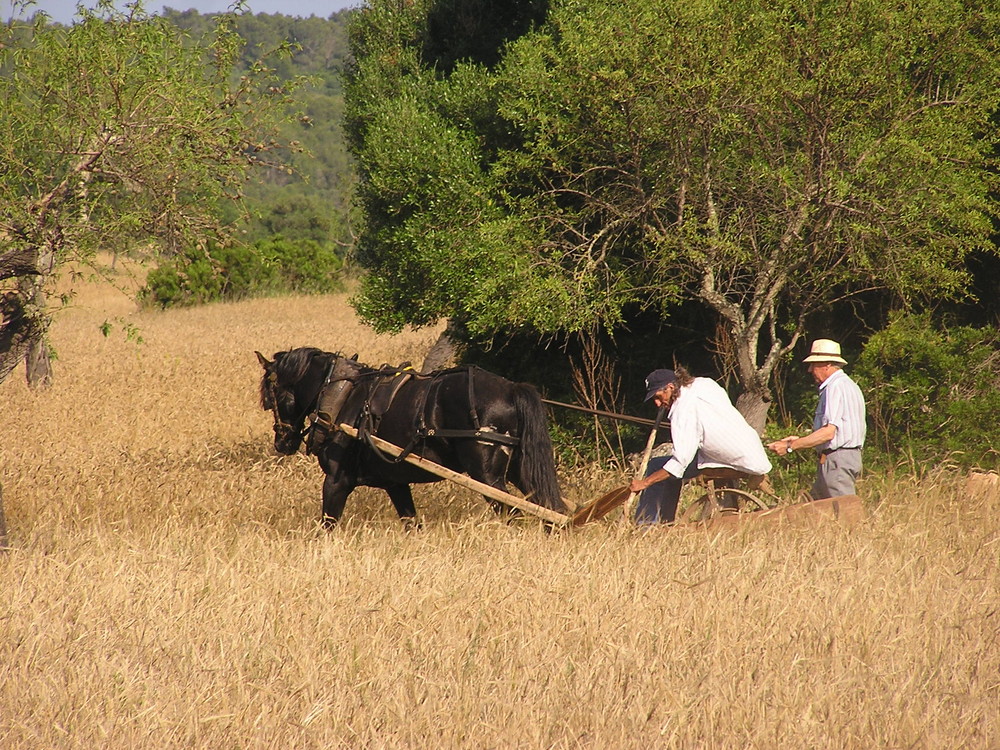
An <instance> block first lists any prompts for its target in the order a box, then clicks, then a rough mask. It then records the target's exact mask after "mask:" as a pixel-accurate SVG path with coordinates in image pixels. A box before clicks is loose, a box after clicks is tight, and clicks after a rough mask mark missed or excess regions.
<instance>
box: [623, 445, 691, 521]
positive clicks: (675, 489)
mask: <svg viewBox="0 0 1000 750" xmlns="http://www.w3.org/2000/svg"><path fill="white" fill-rule="evenodd" d="M669 460H670V456H660V457H659V458H651V459H649V465H648V466H647V467H646V476H647V477H648V476H649V475H650V474H652V473H653V472H654V471H657V470H659V469H662V468H663V465H664V464H665V463H666V462H667V461H669ZM696 476H698V462H697V460H695V461H692V462H691V464H690V465H689V466H688V467H687V468H686V469H685V470H684V476H683V477H682V478H681V479H678V478H677V477H674V476H671V477H669V478H668V479H664V480H663V481H662V482H657V483H656V484H651V485H649V487H647V488H646V489H645V490H643V491H642V493H641V494H640V495H639V504H638V505H636V507H635V522H636V523H637V524H651V523H673V522H674V517H675V516H676V515H677V503H678V501H679V500H680V499H681V487H682V486H683V485H684V480H685V479H691V478H693V477H696Z"/></svg>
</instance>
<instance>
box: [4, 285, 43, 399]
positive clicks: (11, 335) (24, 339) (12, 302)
mask: <svg viewBox="0 0 1000 750" xmlns="http://www.w3.org/2000/svg"><path fill="white" fill-rule="evenodd" d="M0 315H2V321H0V383H2V382H3V381H4V380H6V379H7V376H8V375H10V373H11V372H12V371H13V370H14V368H15V367H17V365H18V364H19V363H20V362H21V360H22V359H24V358H25V357H26V355H27V353H28V348H29V346H30V344H31V342H32V341H33V340H34V339H35V338H37V337H39V336H41V331H40V330H39V328H38V325H37V323H36V321H35V320H34V319H33V318H31V317H30V316H28V315H26V314H25V312H24V305H23V302H22V299H21V296H20V295H19V294H18V293H17V292H7V293H6V294H4V295H3V297H0Z"/></svg>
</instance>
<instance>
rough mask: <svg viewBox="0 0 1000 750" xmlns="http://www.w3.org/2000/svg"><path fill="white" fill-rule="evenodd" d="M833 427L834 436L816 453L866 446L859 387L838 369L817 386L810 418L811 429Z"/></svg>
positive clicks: (861, 398)
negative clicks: (817, 390)
mask: <svg viewBox="0 0 1000 750" xmlns="http://www.w3.org/2000/svg"><path fill="white" fill-rule="evenodd" d="M828 424H832V425H834V426H836V428H837V434H836V435H834V436H833V440H831V441H830V442H828V443H823V444H822V445H818V446H816V450H818V451H821V452H822V451H831V450H838V449H839V448H860V447H861V446H863V445H864V444H865V434H866V425H865V397H864V396H863V395H862V394H861V389H860V388H858V384H857V383H855V382H854V381H853V380H851V379H850V377H848V375H847V373H846V372H844V371H843V370H837V371H836V372H835V373H833V375H831V376H830V377H828V378H827V379H826V380H824V381H823V382H822V383H820V384H819V403H818V404H816V416H814V417H813V430H818V429H820V428H821V427H826V426H827V425H828Z"/></svg>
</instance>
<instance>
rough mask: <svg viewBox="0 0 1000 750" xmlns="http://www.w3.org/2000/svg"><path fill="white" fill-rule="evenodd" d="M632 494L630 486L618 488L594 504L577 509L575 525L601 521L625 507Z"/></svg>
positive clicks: (574, 515)
mask: <svg viewBox="0 0 1000 750" xmlns="http://www.w3.org/2000/svg"><path fill="white" fill-rule="evenodd" d="M630 494H631V493H630V492H629V489H628V486H627V485H626V486H623V487H616V488H615V489H613V490H611V492H609V493H607V494H606V495H601V497H599V498H597V499H596V500H594V501H593V502H592V503H587V504H586V505H584V506H583V507H582V508H578V509H577V511H576V512H575V513H574V514H573V525H574V526H583V525H584V524H587V523H590V522H591V521H600V520H601V519H602V518H604V517H605V516H606V515H608V513H610V512H611V511H613V510H614V509H615V508H618V507H621V506H622V505H624V504H625V501H626V500H628V499H629V495H630Z"/></svg>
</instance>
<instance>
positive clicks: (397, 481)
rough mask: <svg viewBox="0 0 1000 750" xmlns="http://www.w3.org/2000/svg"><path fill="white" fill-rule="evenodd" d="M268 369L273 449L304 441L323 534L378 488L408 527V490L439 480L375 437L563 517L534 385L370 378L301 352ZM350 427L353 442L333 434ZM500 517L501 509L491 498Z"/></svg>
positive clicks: (388, 375)
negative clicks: (319, 473)
mask: <svg viewBox="0 0 1000 750" xmlns="http://www.w3.org/2000/svg"><path fill="white" fill-rule="evenodd" d="M256 354H257V357H258V359H259V360H260V363H261V365H263V367H264V375H263V377H262V378H261V382H260V404H261V407H262V408H263V409H265V410H270V411H272V412H273V414H274V448H275V450H276V451H278V452H279V453H282V454H284V455H291V454H293V453H295V452H296V451H297V450H298V449H299V446H300V445H301V444H302V441H303V439H306V446H307V450H308V451H309V452H310V453H313V454H315V455H316V457H317V458H318V460H319V464H320V466H321V467H322V468H323V471H324V473H325V474H326V479H325V480H324V482H323V516H322V520H323V523H324V525H326V526H328V527H329V526H333V525H334V524H336V523H337V521H338V520H339V519H340V517H341V514H342V513H343V511H344V504H345V503H346V502H347V496H348V495H349V494H350V493H351V492H352V491H353V490H354V488H355V487H359V486H366V487H381V488H382V489H384V490H385V491H386V492H387V493H388V494H389V498H390V499H391V500H392V504H393V505H394V506H395V508H396V512H397V513H398V514H399V517H400V519H402V520H403V522H404V523H406V524H408V525H409V524H413V523H414V522H415V518H416V509H415V508H414V505H413V495H412V494H411V492H410V485H411V484H414V483H423V482H438V481H441V477H439V476H436V475H434V474H430V473H428V472H427V471H424V470H423V469H420V468H418V467H416V466H414V465H412V464H410V463H406V462H405V461H401V460H399V459H393V458H392V457H390V456H387V455H386V454H384V453H383V452H381V451H379V450H378V449H377V448H376V447H375V446H374V445H373V444H372V442H371V441H370V440H368V439H367V438H368V436H370V435H374V436H376V437H379V438H382V439H383V440H386V441H388V442H390V443H392V444H394V445H396V446H399V447H400V448H403V449H404V455H407V454H410V453H412V454H414V455H418V456H422V457H423V458H426V459H428V460H430V461H433V462H434V463H437V464H440V465H442V466H445V467H447V468H449V469H452V470H453V471H458V472H464V473H466V474H468V475H469V476H470V477H472V478H473V479H475V480H478V481H480V482H483V483H484V484H488V485H490V486H491V487H495V488H497V489H499V490H504V491H506V483H507V482H508V481H509V482H511V483H512V484H513V485H514V486H515V487H517V488H518V489H519V490H521V492H523V493H524V494H525V495H526V496H529V497H530V499H531V501H532V502H534V503H536V504H538V505H542V506H544V507H546V508H550V509H552V510H555V511H558V512H560V513H565V512H566V506H565V505H564V504H563V502H562V499H561V498H560V495H559V484H558V480H557V477H556V470H555V462H554V460H553V452H552V443H551V441H550V439H549V434H548V430H547V427H546V414H545V407H544V406H543V404H542V401H541V398H540V397H539V395H538V392H537V391H536V390H535V389H534V388H533V387H532V386H530V385H527V384H524V383H513V382H511V381H509V380H506V379H504V378H502V377H500V376H498V375H494V374H493V373H490V372H487V371H485V370H481V369H478V368H475V367H468V368H455V369H451V370H441V371H438V372H433V373H430V374H429V375H422V374H417V373H415V372H414V371H412V370H411V369H409V368H406V367H401V368H388V367H383V368H378V369H376V368H372V367H368V366H366V365H363V364H361V363H359V362H358V361H357V355H355V356H354V357H345V356H344V355H342V354H339V353H333V352H325V351H322V350H320V349H315V348H312V347H302V348H298V349H292V350H290V351H284V352H278V353H277V354H275V355H274V360H273V361H269V360H268V359H267V358H266V357H265V356H264V355H262V354H261V353H260V352H257V353H256ZM339 423H346V424H348V425H351V426H352V427H354V428H355V429H357V430H358V437H357V439H355V438H352V437H349V436H348V435H347V434H345V433H344V432H342V431H338V430H337V428H336V425H337V424H339ZM487 500H488V501H489V502H490V503H491V504H492V505H493V507H494V509H495V510H496V511H497V512H498V513H501V512H510V510H511V509H509V508H508V507H507V506H504V505H502V504H501V503H498V502H496V501H494V500H491V499H489V498H487Z"/></svg>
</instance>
